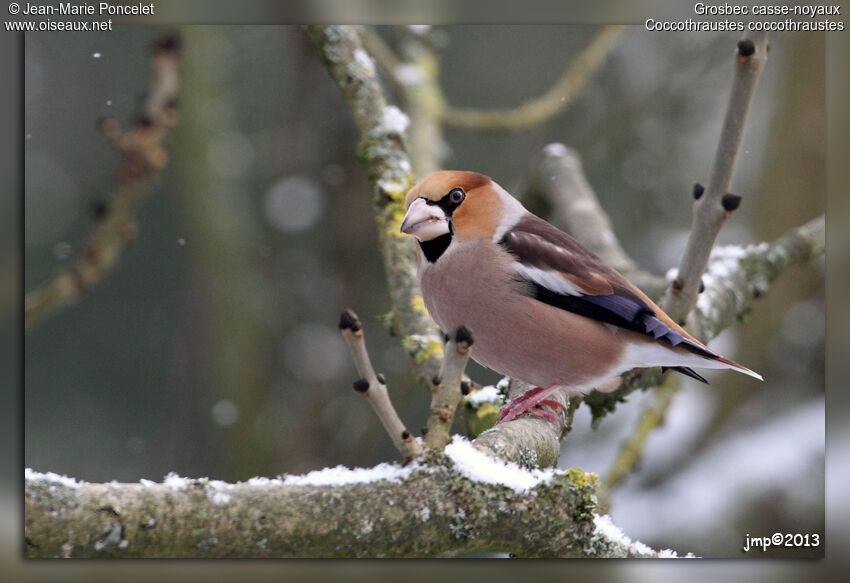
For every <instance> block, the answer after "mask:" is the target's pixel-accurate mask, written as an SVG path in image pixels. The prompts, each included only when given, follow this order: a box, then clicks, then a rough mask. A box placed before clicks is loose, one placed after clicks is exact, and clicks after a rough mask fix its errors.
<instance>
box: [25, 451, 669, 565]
mask: <svg viewBox="0 0 850 583" xmlns="http://www.w3.org/2000/svg"><path fill="white" fill-rule="evenodd" d="M482 464H483V465H482ZM476 472H479V474H482V475H477V474H476ZM596 486H597V480H596V476H595V475H593V474H585V473H583V472H582V471H581V470H576V469H570V470H566V471H562V470H549V471H546V472H543V471H539V470H538V471H536V472H528V471H525V470H521V469H519V468H517V467H515V466H514V467H510V466H505V465H504V464H502V463H500V462H497V461H495V460H492V459H491V458H489V457H487V456H486V455H484V454H481V453H479V452H476V450H475V449H474V448H472V447H470V446H469V443H468V442H463V441H459V442H457V443H453V444H452V445H451V446H450V448H449V449H448V450H447V454H446V455H443V454H440V453H436V452H435V453H432V454H431V456H430V458H429V463H428V464H416V463H414V464H410V465H408V466H407V467H404V468H401V467H398V466H390V465H388V464H382V465H380V466H377V467H375V468H370V469H365V470H364V469H360V470H347V469H344V468H341V467H337V468H331V469H327V470H322V471H319V472H313V473H312V474H308V475H306V476H283V477H282V478H276V479H268V478H253V479H251V480H249V481H248V482H240V483H236V484H228V483H225V482H220V481H217V480H208V479H206V478H204V479H198V480H190V479H187V478H180V477H178V476H175V475H173V474H172V475H169V476H168V477H166V479H165V481H164V482H163V483H161V484H158V483H154V482H151V481H148V480H143V481H142V482H141V483H134V484H122V483H117V482H110V483H108V484H91V483H85V482H76V481H75V480H72V479H70V478H66V477H62V476H57V475H55V474H40V473H38V472H33V471H31V470H27V472H26V480H25V488H24V490H25V492H24V496H25V519H24V536H25V539H26V547H25V555H26V556H27V557H29V558H39V557H43V558H48V557H75V558H76V557H81V558H85V557H88V558H93V557H98V558H110V557H148V558H165V557H279V558H282V557H426V556H439V555H443V556H445V555H446V554H451V555H454V554H458V553H464V552H473V551H484V550H486V551H491V552H492V551H495V552H507V553H513V554H515V555H518V556H535V557H627V556H628V557H652V556H658V553H656V552H655V551H652V550H651V549H649V548H648V547H646V546H645V545H642V544H640V543H637V542H634V543H633V542H631V541H630V540H629V539H628V538H626V537H624V536H623V535H622V533H620V532H619V530H618V529H617V528H616V527H614V526H613V525H612V524H611V523H610V519H608V517H607V516H598V515H595V514H594V508H595V489H596ZM664 556H675V554H674V553H672V552H669V551H667V552H664Z"/></svg>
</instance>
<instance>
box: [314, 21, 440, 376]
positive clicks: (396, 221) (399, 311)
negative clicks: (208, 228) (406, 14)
mask: <svg viewBox="0 0 850 583" xmlns="http://www.w3.org/2000/svg"><path fill="white" fill-rule="evenodd" d="M308 31H309V34H310V38H311V39H312V40H313V43H314V44H315V45H316V48H317V49H318V52H319V55H320V56H321V58H322V60H323V62H324V63H325V65H326V66H327V69H328V71H329V72H330V74H331V77H333V79H334V80H335V81H336V82H337V84H338V85H339V86H340V88H341V89H342V93H343V96H344V98H345V102H346V104H347V105H348V108H349V110H350V112H351V115H352V118H353V119H354V122H355V123H356V124H357V127H358V128H359V130H360V134H361V139H360V145H359V154H360V159H361V160H362V162H363V164H364V165H365V167H366V170H367V173H368V176H369V180H370V181H371V182H372V184H373V186H374V189H375V190H374V196H373V198H372V200H373V207H374V214H375V221H376V223H377V227H378V243H379V246H380V248H381V252H382V254H383V257H384V265H385V267H386V270H387V283H388V284H389V291H390V296H391V298H392V302H393V311H392V319H391V328H392V330H393V331H394V332H395V333H396V334H398V335H400V336H401V337H402V339H403V344H404V346H405V348H407V349H408V351H409V352H410V353H411V355H412V357H413V359H414V362H415V365H416V366H415V370H416V374H417V377H418V378H419V380H420V381H421V382H422V383H423V384H427V383H429V382H430V381H431V379H432V378H433V377H434V375H436V374H437V373H438V372H439V367H440V361H441V357H442V354H443V344H442V341H441V340H440V334H439V333H438V330H437V327H436V325H435V324H434V322H433V320H431V318H430V316H429V315H428V311H427V310H426V309H425V305H424V302H423V301H422V294H421V291H420V289H419V282H418V280H417V279H416V249H415V247H414V242H413V240H412V238H410V237H407V236H405V235H403V234H402V233H401V232H400V227H401V221H402V219H403V218H404V213H405V206H404V198H405V195H406V194H407V191H408V190H410V188H411V187H412V186H413V183H414V178H413V174H412V168H411V163H410V156H409V154H408V150H407V148H408V146H407V130H408V126H409V123H410V120H409V119H408V117H407V116H406V115H405V114H404V113H402V112H401V110H399V109H398V108H397V107H395V106H393V105H389V104H388V103H387V100H386V98H385V96H384V89H383V87H382V86H381V84H380V81H379V79H378V76H377V72H376V70H375V62H374V60H373V59H372V57H371V56H370V55H369V54H368V52H367V51H366V50H365V49H364V47H363V43H362V42H361V39H360V35H359V33H358V31H357V28H356V27H353V26H309V27H308Z"/></svg>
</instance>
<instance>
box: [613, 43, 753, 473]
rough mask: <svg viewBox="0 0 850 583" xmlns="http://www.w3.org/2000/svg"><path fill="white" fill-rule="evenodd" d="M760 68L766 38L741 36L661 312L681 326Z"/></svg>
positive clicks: (660, 408)
mask: <svg viewBox="0 0 850 583" xmlns="http://www.w3.org/2000/svg"><path fill="white" fill-rule="evenodd" d="M766 63H767V33H765V32H761V33H756V34H753V35H752V37H749V36H747V35H745V36H744V38H743V39H742V40H741V41H740V42H738V46H737V51H736V54H735V65H734V67H735V77H734V80H733V83H732V92H731V94H730V96H729V104H728V106H727V108H726V117H725V118H724V120H723V128H722V129H721V131H720V140H719V142H718V144H717V152H716V153H715V155H714V163H713V165H712V169H711V175H710V176H709V182H708V189H707V190H706V191H705V192H703V191H702V186H700V185H699V184H697V185H695V186H694V196H695V197H696V199H697V200H696V202H695V203H694V208H693V220H692V224H691V233H690V236H689V237H688V243H687V245H686V247H685V252H684V254H683V255H682V261H681V263H680V264H679V270H678V275H677V277H676V278H675V279H674V280H673V284H672V285H671V286H670V289H669V291H668V293H667V296H666V297H665V302H664V309H665V310H666V311H667V313H668V314H669V315H670V317H671V318H673V319H674V320H679V321H681V322H684V321H685V318H686V317H687V316H688V314H689V313H690V312H691V309H692V308H693V306H694V304H696V303H697V295H698V294H699V291H700V286H701V285H704V284H705V281H704V279H703V273H705V269H706V266H707V265H708V260H709V256H710V255H711V250H712V247H714V242H715V240H716V239H717V235H718V234H719V233H720V229H721V228H722V227H723V224H724V223H725V222H726V219H728V218H729V217H731V216H732V213H733V212H734V211H735V209H736V208H738V205H739V204H740V202H741V197H740V196H738V195H735V194H730V193H729V185H730V184H731V183H732V173H733V171H734V169H735V160H736V159H737V157H738V150H739V149H740V146H741V139H742V137H743V135H744V125H745V122H746V119H747V113H748V112H749V109H750V103H752V100H753V95H754V94H755V90H756V85H757V84H758V80H759V77H760V75H761V71H762V70H763V69H764V66H765V64H766ZM691 328H693V329H694V330H695V331H697V332H698V333H697V335H698V336H701V335H703V333H704V328H702V327H700V326H693V322H692V326H691ZM700 331H702V332H700ZM668 382H669V381H668ZM675 392H676V390H675V389H671V388H669V385H668V387H666V388H665V390H664V391H663V393H662V394H661V395H660V396H659V397H658V398H657V399H656V400H655V401H654V402H653V403H650V404H649V405H647V407H646V408H645V409H644V412H643V414H642V415H641V421H640V423H639V425H638V427H637V428H636V430H635V434H634V435H633V436H632V438H631V439H630V440H628V441H627V442H626V444H625V445H624V446H623V448H622V449H621V450H620V454H619V455H618V456H617V459H616V460H615V461H614V465H613V466H612V468H611V470H610V471H609V475H608V478H607V480H606V482H607V483H608V485H609V486H613V485H614V484H616V483H618V482H620V481H621V480H622V479H624V478H625V476H626V475H628V473H629V472H630V471H631V470H632V469H633V468H634V466H635V465H636V464H637V462H638V460H639V459H640V453H641V450H642V448H643V445H644V443H645V442H646V439H647V437H648V436H649V435H650V434H651V433H652V431H654V430H655V429H656V428H657V427H658V426H659V425H660V424H661V421H662V420H663V419H664V416H665V414H666V413H667V410H668V409H669V408H670V405H671V404H672V402H673V396H674V394H675Z"/></svg>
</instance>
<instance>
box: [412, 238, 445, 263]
mask: <svg viewBox="0 0 850 583" xmlns="http://www.w3.org/2000/svg"><path fill="white" fill-rule="evenodd" d="M451 243H452V234H451V233H446V234H445V235H440V236H439V237H434V238H433V239H431V240H430V241H419V248H420V249H422V253H423V254H424V255H425V259H427V260H428V262H429V263H435V262H436V261H437V259H439V258H440V256H441V255H442V254H443V253H445V252H446V249H448V248H449V245H451Z"/></svg>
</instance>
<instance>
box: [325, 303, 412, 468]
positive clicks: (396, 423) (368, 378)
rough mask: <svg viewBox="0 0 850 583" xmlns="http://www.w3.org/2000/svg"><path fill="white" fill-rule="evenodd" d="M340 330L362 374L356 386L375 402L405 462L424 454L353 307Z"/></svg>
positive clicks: (344, 317)
mask: <svg viewBox="0 0 850 583" xmlns="http://www.w3.org/2000/svg"><path fill="white" fill-rule="evenodd" d="M339 330H340V332H341V333H342V337H343V338H344V339H345V342H346V344H348V349H349V350H350V351H351V357H352V359H353V360H354V366H355V367H356V368H357V372H358V373H359V374H360V378H359V379H358V380H357V381H356V382H355V383H354V389H355V390H356V391H358V392H359V393H361V394H362V395H363V396H364V397H366V398H367V399H368V400H369V404H370V405H372V409H373V410H374V411H375V414H376V415H377V416H378V419H380V420H381V423H382V424H383V425H384V429H386V430H387V434H388V435H389V436H390V439H391V440H392V442H393V445H395V446H396V449H398V451H399V453H401V455H402V457H404V459H405V461H409V460H412V459H413V458H415V457H417V456H419V454H421V453H422V446H421V445H419V442H417V441H416V440H415V439H414V438H413V436H412V435H411V434H410V432H409V431H408V430H407V428H406V427H405V426H404V423H402V421H401V418H400V417H399V416H398V413H396V410H395V407H393V404H392V401H390V395H389V393H388V392H387V386H386V380H385V379H384V377H383V375H378V374H375V369H374V368H373V367H372V361H371V360H370V359H369V352H368V350H367V349H366V341H365V339H364V338H363V325H362V324H361V323H360V319H359V318H358V317H357V314H355V313H354V312H353V311H351V310H345V311H344V312H343V313H342V316H341V317H340V320H339Z"/></svg>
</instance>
